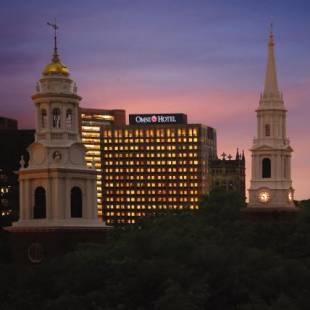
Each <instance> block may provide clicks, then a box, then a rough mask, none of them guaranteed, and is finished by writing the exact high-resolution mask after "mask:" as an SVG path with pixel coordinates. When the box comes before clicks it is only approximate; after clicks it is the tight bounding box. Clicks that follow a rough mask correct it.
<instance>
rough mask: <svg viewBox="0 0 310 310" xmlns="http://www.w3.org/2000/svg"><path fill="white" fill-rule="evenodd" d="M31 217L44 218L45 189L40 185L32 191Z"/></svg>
mask: <svg viewBox="0 0 310 310" xmlns="http://www.w3.org/2000/svg"><path fill="white" fill-rule="evenodd" d="M33 218H34V219H43V218H46V195H45V189H44V188H43V187H41V186H40V187H37V188H36V190H35V192H34V208H33Z"/></svg>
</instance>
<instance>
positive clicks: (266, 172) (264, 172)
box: [262, 158, 271, 178]
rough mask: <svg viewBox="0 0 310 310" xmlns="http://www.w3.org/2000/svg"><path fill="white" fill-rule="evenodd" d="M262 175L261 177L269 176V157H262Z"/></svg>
mask: <svg viewBox="0 0 310 310" xmlns="http://www.w3.org/2000/svg"><path fill="white" fill-rule="evenodd" d="M262 176H263V178H271V160H270V159H269V158H264V159H263V162H262Z"/></svg>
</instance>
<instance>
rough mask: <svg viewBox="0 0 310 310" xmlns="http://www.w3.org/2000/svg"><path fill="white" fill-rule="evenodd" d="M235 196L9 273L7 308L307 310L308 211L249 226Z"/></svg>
mask: <svg viewBox="0 0 310 310" xmlns="http://www.w3.org/2000/svg"><path fill="white" fill-rule="evenodd" d="M242 207H244V203H243V198H242V197H239V195H238V194H237V193H229V194H224V193H223V192H219V191H216V192H213V193H211V194H210V196H209V197H205V198H204V199H202V201H201V208H200V210H199V211H195V212H194V211H184V212H181V213H176V214H165V215H161V216H157V217H156V216H155V217H152V218H149V219H146V220H144V221H142V222H141V223H138V224H137V225H133V226H127V227H119V228H117V229H114V231H113V232H111V233H110V235H109V238H108V242H106V243H105V244H104V245H97V246H94V245H92V246H91V245H88V246H83V247H81V248H79V249H78V250H76V251H75V252H73V253H70V254H68V255H66V256H65V257H62V258H59V259H56V260H53V261H50V262H48V263H46V264H43V265H41V266H39V267H36V268H33V269H31V268H29V269H27V270H23V271H22V275H21V271H18V275H17V271H16V270H15V269H14V266H8V265H6V266H4V265H2V266H0V268H1V272H2V275H3V274H4V275H5V276H7V279H6V281H2V282H5V285H4V284H3V283H2V284H1V285H2V286H1V287H0V297H1V300H2V305H1V309H3V310H5V309H24V310H26V309H74V310H79V309H94V310H95V309H96V310H98V309H104V310H112V309H113V310H124V309H126V310H127V309H128V310H153V309H154V310H159V309H160V310H183V309H184V310H198V309H199V310H200V309H213V310H217V309H220V310H222V309H240V310H250V309H251V310H255V309H257V310H264V309H266V310H267V309H268V310H269V309H279V310H280V309H281V310H285V309H309V307H310V246H309V245H310V208H307V207H304V208H303V212H300V214H299V215H298V216H297V217H296V218H294V219H292V220H291V221H288V222H285V223H283V222H265V223H262V222H257V223H256V222H248V221H247V220H246V219H245V218H244V216H242V215H241V213H240V208H242Z"/></svg>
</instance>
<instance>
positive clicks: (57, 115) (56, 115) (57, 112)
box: [53, 108, 61, 128]
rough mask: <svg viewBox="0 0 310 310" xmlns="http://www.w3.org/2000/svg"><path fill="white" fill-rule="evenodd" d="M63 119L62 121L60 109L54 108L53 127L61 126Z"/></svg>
mask: <svg viewBox="0 0 310 310" xmlns="http://www.w3.org/2000/svg"><path fill="white" fill-rule="evenodd" d="M60 126H61V121H60V109H58V108H55V109H53V127H54V128H60Z"/></svg>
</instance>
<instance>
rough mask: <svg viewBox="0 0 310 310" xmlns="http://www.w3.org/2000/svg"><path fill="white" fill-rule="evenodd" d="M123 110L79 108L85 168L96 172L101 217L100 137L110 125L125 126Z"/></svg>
mask: <svg viewBox="0 0 310 310" xmlns="http://www.w3.org/2000/svg"><path fill="white" fill-rule="evenodd" d="M125 123H126V117H125V111H124V110H102V109H88V108H80V128H81V137H82V142H83V144H84V146H85V147H86V156H85V159H86V162H87V166H88V167H91V166H92V165H93V164H95V167H96V171H97V206H98V216H99V217H102V178H103V174H102V161H103V158H102V145H103V141H102V137H103V129H104V128H105V127H106V126H111V125H125Z"/></svg>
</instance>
